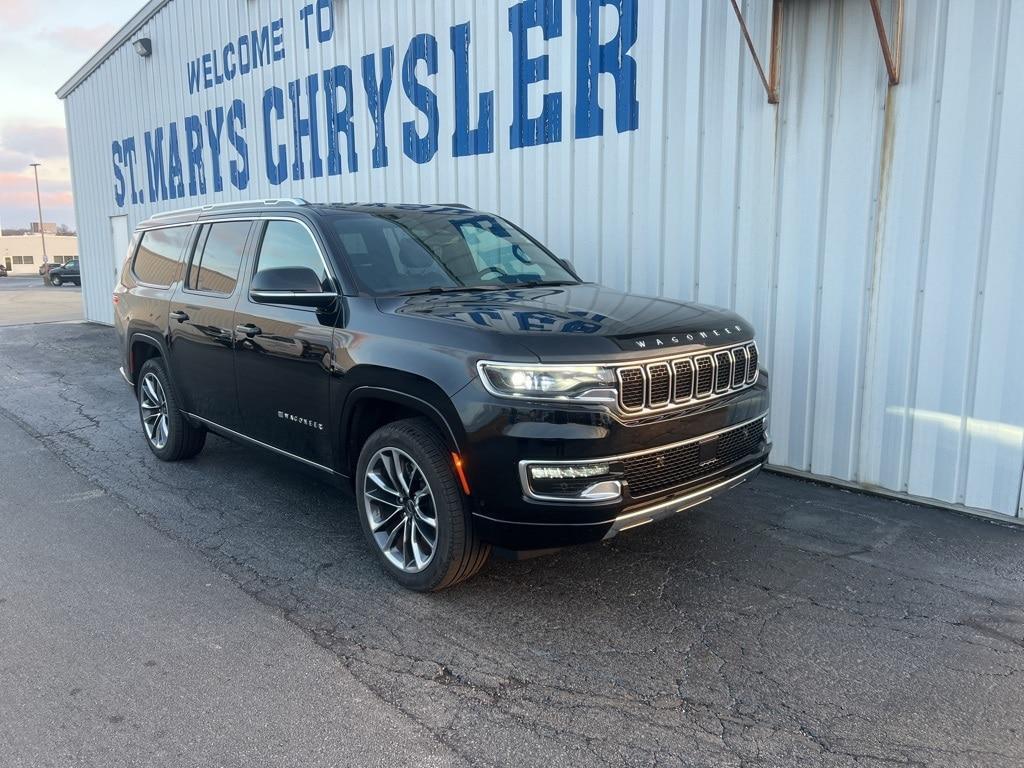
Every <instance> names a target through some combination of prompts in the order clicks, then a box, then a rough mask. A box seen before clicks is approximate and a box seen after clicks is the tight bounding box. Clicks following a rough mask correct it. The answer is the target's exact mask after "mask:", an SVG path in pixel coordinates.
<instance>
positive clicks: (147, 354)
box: [127, 331, 181, 392]
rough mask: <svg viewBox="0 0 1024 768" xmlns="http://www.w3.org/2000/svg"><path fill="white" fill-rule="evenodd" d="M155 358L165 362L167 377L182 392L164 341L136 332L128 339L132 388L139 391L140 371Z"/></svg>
mask: <svg viewBox="0 0 1024 768" xmlns="http://www.w3.org/2000/svg"><path fill="white" fill-rule="evenodd" d="M154 357H160V358H162V359H163V361H164V368H165V369H166V371H167V376H168V377H169V378H170V380H171V385H172V386H173V387H174V388H175V390H177V391H179V392H180V391H181V388H180V387H179V386H178V380H177V377H176V376H175V375H174V371H173V370H172V368H171V364H170V358H169V357H168V355H167V346H166V345H165V344H164V341H163V339H160V338H158V337H157V336H155V335H153V334H151V333H146V332H145V331H135V332H134V333H131V334H130V335H129V337H128V371H127V372H128V375H129V377H130V378H131V382H132V387H133V388H134V389H138V384H139V371H140V370H141V369H142V366H143V365H144V364H145V362H146V361H147V360H150V359H152V358H154Z"/></svg>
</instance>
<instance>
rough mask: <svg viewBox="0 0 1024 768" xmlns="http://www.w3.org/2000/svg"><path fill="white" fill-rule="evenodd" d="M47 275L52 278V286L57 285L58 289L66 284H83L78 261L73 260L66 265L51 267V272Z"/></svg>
mask: <svg viewBox="0 0 1024 768" xmlns="http://www.w3.org/2000/svg"><path fill="white" fill-rule="evenodd" d="M46 274H47V276H48V277H49V278H50V285H55V286H57V287H58V288H59V287H60V286H62V285H64V283H72V284H74V285H81V284H82V274H81V272H79V270H78V259H72V260H71V261H69V262H68V263H67V264H64V265H57V266H55V267H51V268H50V271H49V272H47V273H46Z"/></svg>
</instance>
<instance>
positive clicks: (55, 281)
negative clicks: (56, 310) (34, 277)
mask: <svg viewBox="0 0 1024 768" xmlns="http://www.w3.org/2000/svg"><path fill="white" fill-rule="evenodd" d="M63 284H64V281H63V280H61V279H60V275H50V285H52V286H53V287H54V288H60V287H61V286H62V285H63Z"/></svg>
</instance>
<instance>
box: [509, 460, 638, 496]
mask: <svg viewBox="0 0 1024 768" xmlns="http://www.w3.org/2000/svg"><path fill="white" fill-rule="evenodd" d="M520 466H521V469H520V472H521V475H522V481H523V491H524V492H525V493H526V495H527V496H529V497H530V498H534V499H538V500H541V501H576V502H590V503H594V502H602V501H614V500H616V499H619V498H621V497H622V482H621V478H622V472H621V467H613V466H612V465H611V464H609V463H598V462H590V463H586V464H526V462H523V465H520Z"/></svg>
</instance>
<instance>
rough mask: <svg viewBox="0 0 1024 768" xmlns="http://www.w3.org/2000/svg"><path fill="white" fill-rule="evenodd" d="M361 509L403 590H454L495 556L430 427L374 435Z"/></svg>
mask: <svg viewBox="0 0 1024 768" xmlns="http://www.w3.org/2000/svg"><path fill="white" fill-rule="evenodd" d="M356 502H357V505H358V507H359V522H360V524H361V525H362V527H363V531H364V533H365V534H366V538H367V540H368V542H369V543H370V546H371V548H372V549H373V550H374V552H376V554H377V556H378V557H379V558H380V560H381V563H382V564H383V565H384V568H385V570H387V571H388V573H389V574H391V576H392V577H393V578H394V579H395V580H396V581H398V582H399V583H400V584H402V586H404V587H407V588H409V589H413V590H416V591H419V592H428V591H433V590H439V589H444V588H446V587H450V586H452V585H454V584H457V583H459V582H460V581H464V580H466V579H468V578H470V577H471V576H473V575H474V574H476V573H477V572H478V571H479V570H480V569H481V568H482V567H483V566H484V564H485V563H486V562H487V558H488V557H489V556H490V553H491V548H490V545H488V544H485V543H483V542H481V541H480V539H479V538H478V537H477V536H476V534H475V532H474V530H473V521H472V517H471V515H470V512H469V508H468V505H467V504H466V499H465V496H463V494H462V490H461V488H460V487H459V483H458V480H457V479H456V477H455V473H454V471H453V469H452V465H451V456H450V453H449V452H448V450H447V448H446V446H445V443H444V440H443V439H442V438H441V436H440V434H438V432H437V430H436V429H435V428H434V427H433V425H431V424H430V422H428V421H426V420H423V419H406V420H403V421H397V422H394V423H392V424H387V425H385V426H383V427H381V428H380V429H378V430H377V431H376V432H374V433H373V434H372V435H370V438H369V439H368V440H367V441H366V444H365V445H364V446H363V449H362V451H361V452H360V454H359V463H358V465H357V468H356Z"/></svg>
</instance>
